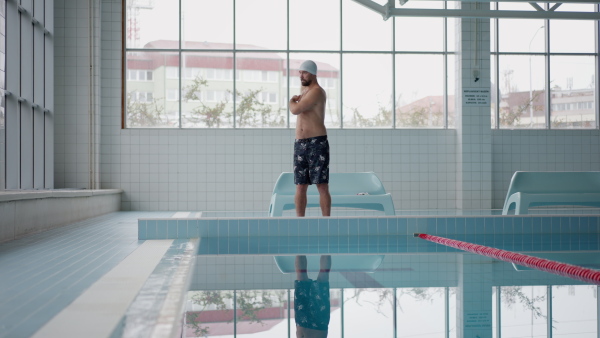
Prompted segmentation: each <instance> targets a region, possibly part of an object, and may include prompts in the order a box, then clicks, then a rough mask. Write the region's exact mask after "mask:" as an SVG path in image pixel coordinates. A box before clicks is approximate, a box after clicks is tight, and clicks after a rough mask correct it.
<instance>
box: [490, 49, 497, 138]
mask: <svg viewBox="0 0 600 338" xmlns="http://www.w3.org/2000/svg"><path fill="white" fill-rule="evenodd" d="M490 67H491V68H490V71H491V74H490V79H491V81H492V83H491V88H490V96H491V97H490V114H491V116H490V117H491V119H492V121H491V123H492V129H495V128H497V127H498V121H497V116H496V115H497V113H498V107H497V100H496V99H497V97H498V75H497V73H496V69H497V68H496V67H497V65H496V56H495V55H492V56H491V57H490Z"/></svg>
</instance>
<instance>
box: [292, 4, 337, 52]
mask: <svg viewBox="0 0 600 338" xmlns="http://www.w3.org/2000/svg"><path fill="white" fill-rule="evenodd" d="M282 2H283V1H282ZM317 8H318V10H316V9H317ZM290 14H291V15H290V49H292V50H300V49H309V50H339V49H340V6H339V1H322V0H291V1H290ZM308 21H310V22H311V23H312V22H317V23H318V24H308V23H307V22H308Z"/></svg>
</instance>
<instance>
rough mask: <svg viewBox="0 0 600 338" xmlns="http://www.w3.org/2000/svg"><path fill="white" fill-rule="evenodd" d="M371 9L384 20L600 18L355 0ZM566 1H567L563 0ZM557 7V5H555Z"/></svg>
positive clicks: (585, 14)
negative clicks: (394, 18) (409, 18)
mask: <svg viewBox="0 0 600 338" xmlns="http://www.w3.org/2000/svg"><path fill="white" fill-rule="evenodd" d="M353 1H354V2H356V3H359V4H361V5H363V6H365V7H367V8H369V9H370V10H372V11H374V12H376V13H379V14H380V15H381V16H382V17H383V19H384V20H387V19H389V18H390V17H392V16H399V17H455V18H507V19H509V18H510V19H564V20H600V13H598V12H556V11H553V10H552V11H545V10H543V11H513V10H463V9H428V8H422V9H420V8H396V7H393V8H392V7H391V6H393V5H390V4H391V3H392V2H388V3H387V4H386V5H385V6H382V5H380V4H378V3H376V2H373V1H372V0H353ZM562 3H566V1H562ZM555 7H557V6H555Z"/></svg>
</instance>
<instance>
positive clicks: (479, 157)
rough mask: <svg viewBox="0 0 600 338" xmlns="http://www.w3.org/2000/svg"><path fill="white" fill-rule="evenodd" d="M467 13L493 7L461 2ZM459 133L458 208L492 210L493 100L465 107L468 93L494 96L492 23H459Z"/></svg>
mask: <svg viewBox="0 0 600 338" xmlns="http://www.w3.org/2000/svg"><path fill="white" fill-rule="evenodd" d="M458 6H462V9H467V10H489V6H490V4H489V3H487V2H486V3H480V2H459V4H458ZM457 25H458V27H457V29H456V31H457V39H456V41H457V44H458V46H457V51H458V55H457V58H456V62H457V64H456V70H457V76H456V81H457V85H456V93H455V95H456V96H455V97H456V98H457V99H456V101H455V102H456V116H457V121H456V129H457V196H456V197H457V201H456V202H457V207H458V208H460V209H490V208H491V207H492V171H491V167H492V142H491V138H492V136H491V120H490V105H489V100H488V103H487V104H486V105H481V104H476V105H471V104H465V103H464V96H463V93H464V90H465V89H477V90H481V91H486V90H487V93H490V87H491V83H490V20H489V19H481V18H479V19H475V18H468V19H460V20H457Z"/></svg>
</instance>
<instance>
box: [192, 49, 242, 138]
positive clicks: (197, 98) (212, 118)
mask: <svg viewBox="0 0 600 338" xmlns="http://www.w3.org/2000/svg"><path fill="white" fill-rule="evenodd" d="M182 56H183V67H182V70H181V87H182V91H181V99H182V104H181V106H182V114H181V121H182V124H183V127H184V128H219V127H229V128H230V127H233V62H232V60H233V53H184V54H183V55H182Z"/></svg>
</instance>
